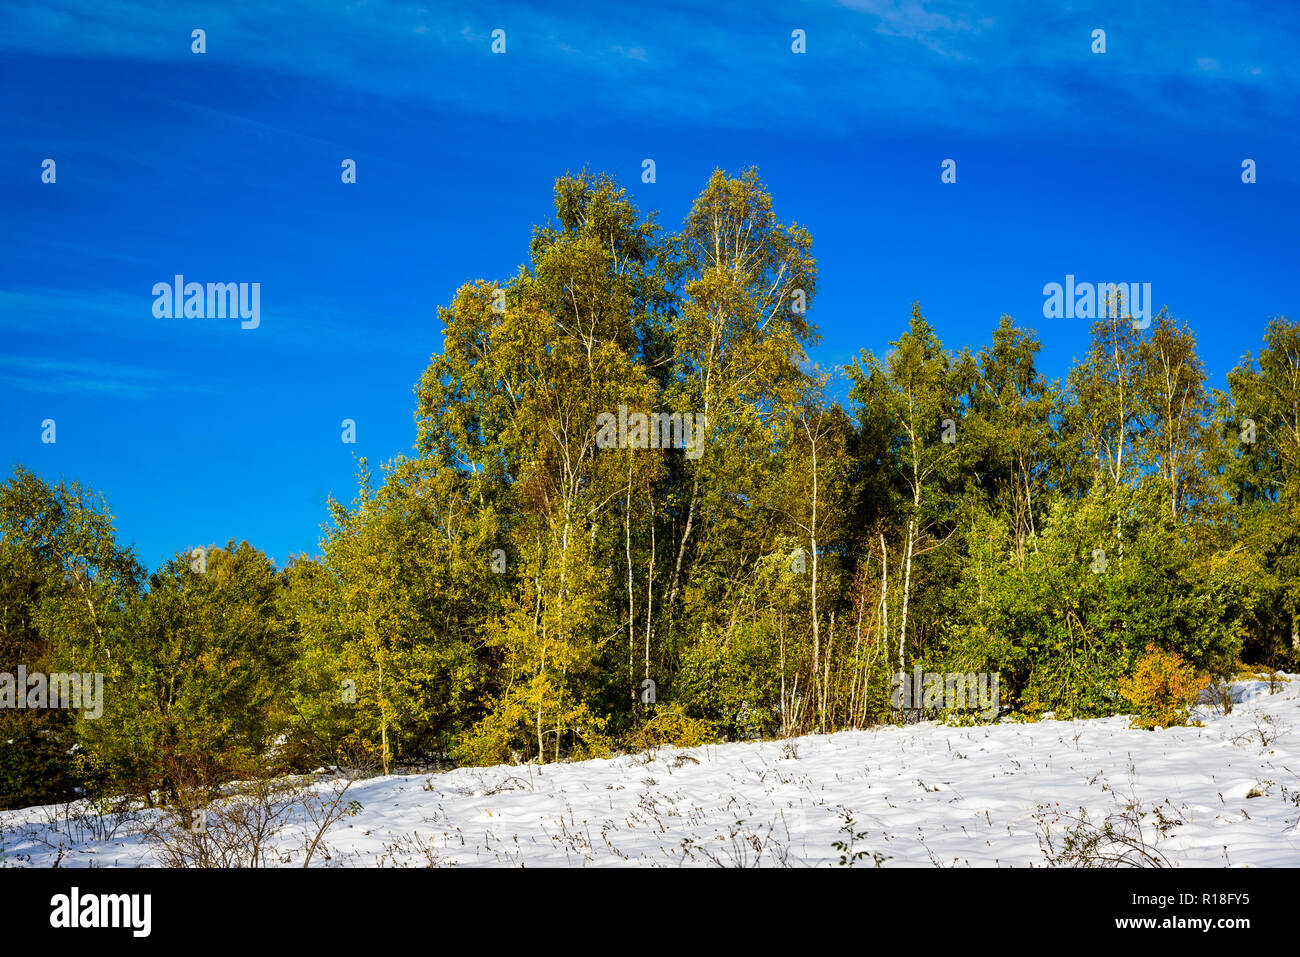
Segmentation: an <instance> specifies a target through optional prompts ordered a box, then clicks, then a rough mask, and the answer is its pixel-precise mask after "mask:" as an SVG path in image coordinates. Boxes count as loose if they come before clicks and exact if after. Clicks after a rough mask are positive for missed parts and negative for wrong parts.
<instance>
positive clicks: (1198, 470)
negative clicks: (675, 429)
mask: <svg viewBox="0 0 1300 957" xmlns="http://www.w3.org/2000/svg"><path fill="white" fill-rule="evenodd" d="M553 201H554V217H553V219H552V220H551V221H550V222H548V223H544V224H540V225H538V226H537V227H536V228H535V229H534V230H533V232H532V235H531V237H530V238H529V242H528V246H527V249H528V252H527V261H526V262H525V263H522V264H518V265H517V266H516V267H514V269H513V272H511V271H510V270H509V269H508V268H507V269H506V271H505V272H503V273H502V275H501V277H499V278H498V279H479V280H474V281H471V282H468V283H466V284H465V285H463V286H462V287H461V288H459V289H458V290H456V291H455V292H454V294H453V295H451V296H450V298H449V301H448V303H447V305H446V306H445V307H444V308H443V309H441V310H440V318H441V320H442V324H443V329H444V338H443V343H442V348H441V349H440V350H439V351H438V352H437V353H436V354H435V355H434V356H433V357H432V358H431V360H430V362H429V365H428V367H427V368H426V370H425V372H424V374H423V375H422V377H421V379H420V381H419V383H418V385H417V387H416V390H415V393H416V394H415V435H414V448H413V451H412V453H411V454H410V455H409V456H401V457H398V458H396V459H394V460H393V461H392V462H389V463H387V464H386V465H385V466H384V469H383V471H382V474H381V475H379V476H378V477H376V476H375V475H372V473H371V472H370V470H369V467H368V466H367V465H366V463H365V462H364V461H363V462H362V464H361V474H360V476H359V488H358V492H357V495H356V498H355V500H354V501H352V502H351V503H350V504H346V505H345V504H342V503H339V502H336V501H330V502H329V503H328V507H329V518H330V520H331V521H330V523H329V525H328V526H327V528H326V530H325V535H324V538H323V540H322V541H321V543H320V549H319V554H318V555H316V556H314V557H306V556H298V557H296V558H294V559H292V560H291V561H290V562H289V563H288V564H287V567H285V568H283V569H277V568H275V567H274V566H273V565H272V563H271V562H270V560H269V559H267V557H266V556H265V555H263V554H262V553H260V552H258V551H257V550H256V549H255V548H253V547H252V546H250V545H248V544H247V543H240V544H238V545H236V544H235V542H234V541H231V542H229V543H228V544H227V545H226V546H225V547H224V548H212V549H209V550H207V552H206V568H205V569H196V568H195V567H194V565H192V564H191V556H190V554H189V553H188V552H186V553H184V554H180V555H177V556H176V557H175V558H174V559H172V560H171V561H168V562H166V563H165V564H164V565H163V566H162V567H161V568H159V569H158V570H156V571H155V572H154V573H153V574H152V575H146V574H145V571H144V569H142V568H141V566H140V564H139V562H138V561H137V559H136V557H135V556H134V554H133V553H132V551H131V550H130V549H128V548H124V547H122V546H119V545H118V544H117V543H116V531H115V529H114V527H113V521H112V516H111V513H110V512H109V510H108V507H107V505H106V503H104V502H103V501H101V500H100V499H98V498H97V497H96V496H95V495H94V494H92V493H91V492H90V491H89V490H87V489H84V488H82V487H81V486H79V485H77V484H76V483H68V482H50V481H47V480H45V479H42V478H41V477H39V476H37V475H36V474H34V473H33V472H31V471H29V470H27V469H25V468H23V467H21V466H19V467H18V468H16V469H15V471H14V472H13V474H12V476H11V477H10V479H9V481H8V482H6V483H5V484H4V485H3V486H0V670H3V671H6V672H13V671H15V670H16V669H17V667H18V666H19V665H24V666H26V667H27V668H28V669H29V670H42V671H56V670H65V671H77V672H99V673H102V674H103V675H104V679H105V701H104V713H103V715H102V716H101V717H99V718H97V719H92V718H89V717H87V716H86V715H85V714H82V713H72V712H68V711H62V710H50V709H47V710H45V711H23V712H18V711H7V710H6V711H4V712H0V806H6V807H11V806H16V805H20V804H26V803H37V802H41V801H50V800H58V799H65V798H68V797H70V796H72V795H75V794H89V795H91V796H99V795H105V794H116V793H136V794H146V795H150V797H151V799H152V795H153V793H154V792H155V791H157V790H158V789H160V788H161V789H162V791H163V795H164V797H166V794H167V792H168V791H170V792H173V794H174V793H175V792H176V791H177V789H178V788H179V787H181V786H182V785H183V786H184V787H193V786H195V782H196V781H197V782H199V786H202V787H213V786H215V785H216V784H218V783H220V782H221V781H223V780H226V779H229V778H230V777H231V776H232V775H236V774H238V773H240V769H241V768H242V769H247V768H260V769H262V770H266V771H274V770H280V769H297V770H303V769H307V770H310V769H311V768H314V767H316V766H319V765H320V764H328V763H337V762H340V761H342V760H344V758H343V757H341V756H343V755H346V756H348V757H347V760H356V759H361V760H369V759H373V760H374V762H375V763H376V764H377V765H379V766H381V767H382V768H383V769H384V770H386V771H392V770H400V769H401V768H403V767H405V766H409V765H416V764H419V765H422V766H428V765H429V764H431V763H439V764H440V763H443V762H445V761H447V760H448V759H449V756H451V758H452V759H454V760H458V761H461V762H465V763H472V764H485V763H494V762H504V761H522V760H526V761H548V762H549V761H562V760H572V759H576V758H585V757H598V756H601V755H605V754H609V753H611V752H612V750H613V749H615V748H617V747H630V748H638V749H639V748H642V747H655V746H659V745H664V744H670V743H671V744H675V745H678V746H683V747H688V746H693V745H697V744H701V743H705V742H708V741H714V740H719V739H728V740H736V739H745V738H752V737H756V736H769V735H784V736H790V735H795V734H801V733H807V732H810V731H817V730H821V731H830V730H834V729H837V728H845V727H862V726H865V725H869V724H872V723H877V722H883V721H902V720H904V717H905V716H904V715H903V714H902V713H901V712H899V711H896V710H894V709H893V707H892V705H891V702H890V689H891V676H892V675H894V674H895V673H897V672H898V671H899V670H903V669H907V670H910V669H911V668H913V667H914V666H915V665H916V664H918V663H924V665H925V667H926V668H927V669H938V670H941V671H954V672H963V673H965V672H993V673H996V674H997V675H998V676H999V679H1000V690H1001V693H1002V698H1003V701H1004V702H1005V703H1007V704H1009V705H1010V706H1011V707H1012V708H1013V709H1014V711H1015V713H1016V715H1017V716H1019V717H1028V718H1031V719H1033V718H1037V717H1038V716H1040V715H1041V714H1043V713H1045V712H1049V711H1050V712H1054V713H1056V714H1057V715H1058V716H1060V717H1066V716H1071V717H1090V716H1100V715H1110V714H1115V713H1118V712H1120V711H1122V710H1124V709H1125V708H1126V707H1127V705H1126V703H1125V697H1124V694H1122V693H1121V692H1122V690H1123V689H1130V690H1133V693H1138V688H1139V686H1141V687H1146V686H1147V685H1150V683H1151V681H1153V680H1155V679H1154V678H1153V675H1155V674H1156V672H1157V671H1159V669H1158V668H1155V665H1153V664H1152V663H1153V662H1166V661H1171V660H1173V659H1172V657H1159V656H1173V655H1177V656H1178V657H1179V658H1180V659H1181V660H1183V661H1185V662H1186V663H1187V664H1186V667H1187V668H1191V669H1194V670H1196V671H1206V672H1210V673H1213V674H1215V675H1219V676H1225V675H1229V674H1230V673H1231V672H1232V671H1233V669H1234V668H1235V666H1236V662H1237V661H1238V660H1239V659H1240V660H1243V661H1245V662H1248V663H1251V664H1258V665H1262V666H1266V667H1270V668H1284V667H1292V668H1294V667H1300V658H1298V657H1297V656H1300V624H1298V622H1300V424H1298V423H1300V327H1298V326H1297V325H1296V324H1295V323H1292V322H1288V321H1287V320H1285V319H1282V318H1278V319H1275V320H1273V321H1272V322H1271V323H1270V325H1269V327H1268V332H1267V334H1266V336H1265V341H1264V344H1263V348H1262V349H1261V350H1260V351H1259V353H1258V355H1257V356H1250V355H1248V356H1247V357H1246V358H1245V359H1244V360H1243V361H1242V363H1240V364H1239V365H1238V366H1237V367H1236V368H1234V369H1232V370H1231V371H1229V372H1228V374H1227V384H1228V388H1227V390H1225V391H1223V392H1210V391H1209V390H1207V387H1206V381H1207V375H1208V373H1207V371H1206V369H1205V368H1204V365H1203V363H1202V361H1201V359H1200V357H1199V356H1198V354H1197V349H1196V341H1195V337H1194V336H1193V334H1192V332H1191V331H1190V330H1189V329H1188V328H1187V327H1186V326H1185V325H1183V324H1181V323H1179V322H1178V321H1177V320H1176V319H1174V318H1173V317H1171V316H1169V315H1168V314H1167V313H1165V312H1162V313H1161V314H1160V315H1159V316H1158V317H1157V318H1156V319H1155V321H1154V322H1153V323H1152V325H1151V327H1150V328H1149V329H1147V330H1136V329H1134V328H1133V327H1132V323H1131V322H1128V321H1125V320H1118V319H1101V320H1099V321H1098V322H1097V323H1095V325H1094V327H1093V329H1092V342H1091V343H1090V345H1089V348H1088V350H1087V352H1086V353H1085V355H1084V357H1083V359H1082V360H1081V361H1079V362H1077V363H1076V364H1075V366H1074V367H1073V368H1072V369H1071V370H1070V372H1069V374H1068V376H1067V377H1066V378H1065V381H1064V383H1063V384H1062V383H1061V382H1058V381H1048V380H1047V379H1046V378H1045V377H1044V376H1043V375H1042V374H1041V373H1040V371H1039V370H1038V367H1037V363H1038V355H1039V351H1040V348H1041V346H1040V343H1039V341H1038V339H1037V338H1036V336H1035V334H1034V333H1033V332H1032V331H1031V330H1027V329H1021V328H1018V327H1017V326H1016V325H1015V324H1014V322H1013V321H1012V320H1011V319H1010V318H1009V317H1006V316H1003V317H1002V318H1001V320H1000V321H999V322H998V324H997V326H996V327H995V328H994V329H993V331H992V335H991V338H990V340H989V341H988V342H987V343H986V344H985V345H984V346H983V347H982V348H980V349H979V350H978V351H976V352H971V351H969V350H966V349H961V350H953V349H950V348H948V347H946V346H945V345H944V343H943V342H942V341H941V340H940V338H939V335H938V333H937V331H936V329H935V327H934V326H933V325H931V323H930V322H929V321H928V320H927V319H926V318H925V316H924V314H923V312H922V310H921V306H920V304H919V303H917V304H914V305H913V307H912V309H911V315H910V317H907V323H906V326H905V327H904V328H903V329H901V331H900V334H899V335H898V336H897V338H896V339H894V341H893V342H891V344H890V349H889V350H888V351H887V352H885V353H884V354H882V355H875V354H873V353H870V352H865V351H864V352H862V353H861V354H860V355H859V356H858V358H857V359H856V360H855V361H854V362H852V363H851V364H850V366H849V367H848V368H847V370H846V372H847V377H848V384H849V391H848V396H847V401H846V402H843V403H840V402H837V401H834V399H833V394H834V390H835V387H834V385H833V378H834V376H833V374H832V373H831V372H827V371H822V370H819V369H817V367H816V366H815V365H814V364H813V363H811V362H810V360H809V356H808V350H809V349H810V348H811V347H812V346H813V345H815V344H816V342H817V341H818V333H817V328H816V325H815V323H814V322H813V319H812V315H813V312H812V310H813V308H814V306H815V301H816V292H817V285H818V275H817V262H816V259H815V258H814V255H813V244H812V237H811V235H810V233H809V231H808V230H807V229H806V228H805V227H803V226H801V225H799V224H798V223H797V222H792V221H787V220H783V219H782V218H780V217H779V216H778V215H777V211H776V205H775V203H774V201H773V198H772V197H771V195H770V194H769V193H768V191H767V189H766V187H765V186H764V184H763V183H762V181H761V180H760V179H759V177H758V174H757V171H756V170H752V169H751V170H747V171H744V172H742V173H740V174H738V175H734V176H733V175H728V174H727V173H725V172H723V171H721V170H718V171H715V172H714V173H713V174H712V175H711V176H710V178H709V179H708V181H707V183H705V184H704V188H703V190H702V191H701V193H700V195H699V197H698V198H697V200H696V202H695V203H694V204H693V205H692V207H691V209H690V212H689V213H688V215H687V216H686V218H685V220H684V221H683V222H682V223H681V224H680V226H679V227H678V228H677V229H675V230H666V229H664V228H663V227H661V226H660V225H659V224H658V223H657V222H656V221H655V217H654V215H653V214H643V213H642V212H641V211H640V210H639V209H638V208H637V207H636V205H635V204H634V202H633V201H632V198H631V196H630V195H629V194H628V192H627V191H626V190H624V189H623V188H621V187H619V186H618V184H617V183H615V182H614V181H613V180H612V179H611V178H610V177H608V176H603V175H592V174H589V173H587V172H583V173H581V174H577V175H572V174H570V175H565V176H562V177H560V178H559V179H558V180H557V181H556V184H555V189H554V195H553ZM504 265H505V264H503V266H504ZM900 318H904V317H900ZM620 410H622V412H620ZM636 414H646V415H651V414H659V415H664V416H671V415H683V414H691V415H693V416H699V417H700V418H699V419H697V421H698V422H699V423H700V424H701V427H702V433H701V434H702V436H703V440H704V441H703V445H702V446H700V447H697V448H695V449H694V450H693V451H691V452H689V453H688V451H687V450H686V449H683V448H681V447H673V445H674V443H673V442H672V441H668V442H658V441H656V442H653V443H643V446H644V447H636V443H635V442H633V443H628V444H622V445H618V446H617V447H608V446H609V443H608V442H606V441H605V440H604V439H601V438H599V436H601V434H602V432H601V429H600V426H599V424H598V423H599V422H600V420H601V419H602V418H603V417H608V416H613V415H623V416H624V417H626V416H627V415H636ZM670 421H671V420H670ZM606 437H607V434H606ZM656 437H657V436H656ZM680 444H681V443H678V445H680ZM1148 649H1153V650H1148ZM1153 655H1154V656H1156V657H1152V656H1153ZM1135 669H1136V677H1130V676H1132V675H1134V674H1135ZM1153 669H1155V670H1153ZM1160 674H1165V672H1160ZM1168 676H1170V681H1173V676H1174V672H1172V671H1171V672H1169V673H1168ZM1135 681H1136V682H1137V683H1138V684H1137V685H1134V683H1133V682H1135ZM1178 682H1182V679H1181V678H1179V679H1178ZM1178 682H1175V683H1178ZM651 683H653V688H654V690H655V697H654V698H653V699H652V698H651V697H650V696H649V693H648V692H643V688H649V687H651ZM1183 684H1185V682H1183ZM1161 687H1163V686H1161ZM1179 687H1182V684H1179ZM1148 690H1149V688H1148ZM1125 693H1127V692H1125ZM643 695H644V696H643ZM1157 697H1158V695H1157ZM1142 700H1143V701H1144V702H1148V699H1147V698H1143V699H1142ZM1152 700H1154V699H1152ZM1148 703H1149V702H1148ZM1143 707H1147V704H1146V703H1144V705H1143ZM1152 707H1155V705H1152ZM1176 710H1177V709H1176V708H1175V711H1176ZM1161 716H1162V717H1169V715H1166V714H1164V712H1161ZM1174 716H1175V717H1176V715H1174ZM948 717H949V719H950V720H954V721H965V720H973V719H972V718H970V717H969V715H967V714H960V713H954V714H951V715H949V716H948ZM3 742H11V743H8V744H5V743H3ZM847 834H848V839H847V841H846V848H845V860H846V861H848V862H852V861H853V860H857V859H858V857H859V856H860V853H859V851H857V850H854V849H853V848H852V844H853V842H854V841H856V840H858V839H859V837H860V835H858V834H856V833H855V832H853V831H852V827H851V822H850V825H849V830H848V831H847Z"/></svg>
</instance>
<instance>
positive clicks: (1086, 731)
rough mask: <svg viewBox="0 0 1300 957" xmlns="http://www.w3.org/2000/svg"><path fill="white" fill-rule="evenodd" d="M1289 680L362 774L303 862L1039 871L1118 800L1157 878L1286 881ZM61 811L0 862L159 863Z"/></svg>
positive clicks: (9, 827) (20, 832) (1297, 681)
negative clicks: (588, 755) (1189, 703)
mask: <svg viewBox="0 0 1300 957" xmlns="http://www.w3.org/2000/svg"><path fill="white" fill-rule="evenodd" d="M1290 677H1291V679H1292V680H1291V681H1289V682H1288V683H1285V684H1282V685H1281V686H1280V690H1278V691H1277V693H1275V694H1270V693H1269V687H1268V685H1267V683H1265V682H1263V681H1245V682H1239V683H1238V684H1237V685H1236V686H1235V689H1234V690H1235V696H1236V697H1237V699H1238V704H1237V705H1236V707H1235V708H1234V710H1233V713H1232V714H1231V715H1227V716H1224V715H1221V714H1217V713H1215V712H1214V711H1213V710H1212V709H1210V708H1208V707H1205V706H1202V707H1199V708H1197V709H1196V711H1195V712H1194V713H1193V718H1194V719H1199V720H1201V721H1203V722H1204V727H1186V728H1175V729H1170V730H1164V731H1155V732H1144V731H1135V730H1130V729H1129V727H1128V719H1127V718H1122V717H1116V718H1106V719H1101V720H1091V721H1073V722H1067V721H1054V720H1043V721H1040V722H1038V723H1035V724H1025V723H1012V722H1008V721H1004V722H1002V723H999V724H995V725H983V726H978V727H965V728H962V727H948V726H944V725H937V724H934V723H923V724H917V725H910V726H907V727H886V728H880V729H877V730H870V731H849V732H841V733H838V734H832V735H815V736H809V737H804V738H797V739H793V740H791V741H788V742H787V741H768V742H754V743H738V744H725V745H716V746H713V745H710V746H707V747H701V748H692V749H680V748H671V747H667V748H662V749H660V750H659V751H658V753H657V754H653V755H648V754H641V755H628V756H624V757H618V758H614V759H612V760H600V761H584V762H577V763H571V764H558V765H546V766H542V767H538V766H532V767H529V766H518V767H508V766H502V767H492V768H464V769H459V770H455V771H450V772H447V773H442V774H435V775H419V776H411V777H403V776H390V777H380V778H372V779H368V780H363V781H358V782H356V783H354V784H353V785H352V786H351V788H350V790H348V791H347V793H346V795H345V797H346V799H347V800H356V801H359V802H360V804H361V809H360V810H359V811H358V812H357V813H356V814H355V815H354V816H351V817H344V818H343V819H342V820H341V822H340V823H338V824H336V825H335V826H334V827H333V829H332V830H330V831H329V833H328V834H327V835H326V837H325V842H326V844H327V845H328V851H327V853H326V854H324V855H323V854H321V853H320V852H318V853H317V855H316V858H315V859H314V860H313V861H312V866H356V865H361V866H375V865H383V866H394V865H396V866H417V867H422V866H428V865H429V864H434V865H438V866H447V865H459V866H485V865H486V866H530V867H531V866H557V865H558V866H590V865H598V866H626V865H640V866H658V867H666V866H667V867H672V866H679V865H695V866H710V865H713V864H722V865H726V866H755V865H757V866H782V865H789V866H798V867H802V866H828V865H829V866H834V865H838V864H839V863H840V859H841V856H842V855H843V854H844V850H843V849H837V848H836V847H834V846H833V845H834V844H835V843H836V842H841V843H851V844H852V847H851V848H850V849H849V850H848V854H849V855H850V856H852V855H854V854H858V857H857V858H856V866H859V867H863V866H865V867H873V866H875V864H876V855H879V856H880V859H881V866H883V867H898V866H922V867H930V866H943V867H949V866H957V867H967V866H974V867H980V866H986V867H993V866H1000V867H1025V866H1029V865H1033V866H1044V865H1046V864H1047V863H1048V861H1047V857H1046V855H1045V853H1044V850H1043V848H1042V838H1043V836H1044V830H1043V829H1044V827H1046V828H1048V829H1049V830H1050V833H1051V835H1052V840H1053V841H1054V846H1055V847H1056V848H1057V849H1058V850H1059V849H1060V848H1061V847H1062V846H1063V845H1062V839H1063V837H1064V834H1065V828H1066V827H1068V826H1069V825H1070V821H1069V820H1067V819H1064V818H1065V817H1066V816H1072V817H1073V818H1075V819H1076V820H1077V819H1078V818H1080V816H1081V815H1080V811H1079V809H1080V808H1081V807H1082V808H1083V809H1084V811H1085V812H1086V819H1087V820H1088V821H1089V822H1091V823H1093V824H1097V825H1100V824H1102V823H1103V822H1104V821H1105V820H1106V819H1107V818H1108V817H1110V819H1111V820H1112V823H1116V824H1117V827H1118V828H1119V830H1120V831H1124V830H1125V829H1126V826H1125V824H1124V821H1123V818H1122V817H1116V816H1115V815H1120V814H1122V812H1123V810H1124V807H1125V806H1126V805H1128V804H1133V803H1136V805H1137V808H1138V811H1139V812H1140V815H1141V816H1140V817H1138V818H1137V821H1138V826H1139V827H1140V834H1141V838H1142V840H1143V841H1145V842H1146V843H1147V844H1148V845H1149V846H1153V847H1154V849H1155V850H1154V852H1153V853H1158V854H1160V855H1163V857H1164V859H1166V860H1167V861H1168V862H1169V863H1171V864H1174V865H1179V866H1197V865H1200V866H1212V867H1217V866H1233V867H1240V866H1247V865H1248V866H1252V867H1259V866H1279V865H1285V866H1295V865H1297V864H1300V828H1297V826H1296V825H1297V819H1300V678H1297V677H1296V676H1290ZM332 786H335V787H336V786H337V785H330V784H329V783H327V782H323V783H320V784H318V785H315V787H316V788H317V790H318V791H319V792H320V793H324V794H329V793H330V790H329V789H330V788H331V787H332ZM1056 805H1059V809H1058V808H1056V807H1055V806H1056ZM1043 808H1046V810H1043ZM66 811H67V809H66V808H52V807H47V808H29V809H26V810H22V811H11V812H5V813H0V828H2V829H3V838H2V839H3V850H2V851H0V859H3V863H4V864H5V865H8V866H14V865H19V866H23V865H35V866H50V865H52V864H53V863H54V862H55V861H56V860H58V861H59V863H60V866H64V867H67V866H98V867H105V866H128V865H149V864H157V863H158V862H159V858H158V855H157V850H156V845H152V844H150V843H149V842H148V841H147V840H146V839H145V838H144V837H143V836H142V833H141V825H140V823H139V821H137V820H130V821H126V822H123V823H121V824H120V825H119V826H118V828H117V831H116V833H114V834H113V835H112V836H111V837H110V838H107V839H102V838H101V839H96V838H95V836H94V834H93V832H94V830H95V828H93V827H88V826H87V824H86V822H85V821H75V820H73V821H69V820H68V819H67V814H66ZM1061 812H1066V814H1065V815H1062V813H1061ZM156 813H157V812H152V811H151V812H145V817H144V819H145V820H148V815H152V814H156ZM847 817H851V818H852V821H853V824H852V826H851V828H850V827H849V826H848V824H847V820H846V818H847ZM306 831H307V822H306V818H305V815H304V814H302V813H298V814H297V815H296V816H295V817H293V819H292V820H291V821H290V823H289V824H288V826H286V827H285V828H284V829H283V830H282V831H280V832H279V833H278V834H277V835H276V837H275V839H274V845H275V847H276V849H277V850H278V851H279V855H278V856H279V858H280V862H281V863H284V864H285V865H286V866H288V865H293V864H295V863H296V864H299V865H300V864H301V862H302V859H303V837H304V834H305V833H306ZM850 832H852V834H853V835H855V836H852V837H851V836H850ZM61 845H62V847H61ZM1104 847H1105V845H1103V848H1104ZM1111 850H1112V851H1113V852H1115V853H1118V852H1120V851H1122V850H1123V848H1117V847H1114V846H1112V847H1111ZM859 852H866V853H865V854H860V853H859Z"/></svg>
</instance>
